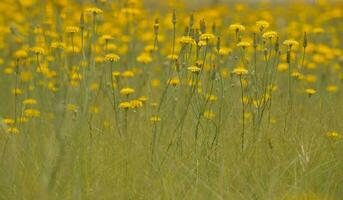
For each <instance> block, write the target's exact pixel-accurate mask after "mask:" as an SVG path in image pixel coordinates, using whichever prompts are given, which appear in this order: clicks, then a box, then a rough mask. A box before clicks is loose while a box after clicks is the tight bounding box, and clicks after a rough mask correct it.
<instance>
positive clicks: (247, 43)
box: [237, 41, 250, 49]
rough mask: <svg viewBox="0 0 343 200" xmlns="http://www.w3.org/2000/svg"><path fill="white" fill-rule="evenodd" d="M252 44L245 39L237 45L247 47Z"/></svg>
mask: <svg viewBox="0 0 343 200" xmlns="http://www.w3.org/2000/svg"><path fill="white" fill-rule="evenodd" d="M249 46H250V43H249V42H245V41H242V42H239V43H238V44H237V47H242V48H243V49H245V48H247V47H249Z"/></svg>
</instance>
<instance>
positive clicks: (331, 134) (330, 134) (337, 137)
mask: <svg viewBox="0 0 343 200" xmlns="http://www.w3.org/2000/svg"><path fill="white" fill-rule="evenodd" d="M326 136H327V137H329V138H331V139H334V140H340V139H342V135H341V134H339V133H338V132H337V131H329V132H327V133H326Z"/></svg>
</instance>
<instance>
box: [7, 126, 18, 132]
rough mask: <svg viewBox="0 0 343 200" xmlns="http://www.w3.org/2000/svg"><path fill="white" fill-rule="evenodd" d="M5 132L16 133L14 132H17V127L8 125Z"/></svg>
mask: <svg viewBox="0 0 343 200" xmlns="http://www.w3.org/2000/svg"><path fill="white" fill-rule="evenodd" d="M7 132H8V133H12V134H16V133H19V129H18V128H17V127H9V128H8V129H7Z"/></svg>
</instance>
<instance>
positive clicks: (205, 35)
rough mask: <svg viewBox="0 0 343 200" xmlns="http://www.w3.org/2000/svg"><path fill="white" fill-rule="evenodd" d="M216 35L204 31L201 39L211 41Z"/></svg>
mask: <svg viewBox="0 0 343 200" xmlns="http://www.w3.org/2000/svg"><path fill="white" fill-rule="evenodd" d="M215 37H216V36H214V35H213V34H212V33H204V34H201V36H200V40H205V41H209V40H212V39H214V38H215Z"/></svg>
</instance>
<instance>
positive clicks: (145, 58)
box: [136, 53, 152, 64]
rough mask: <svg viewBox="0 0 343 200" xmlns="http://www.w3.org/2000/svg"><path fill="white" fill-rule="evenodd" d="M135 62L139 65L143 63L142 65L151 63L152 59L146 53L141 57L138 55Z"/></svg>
mask: <svg viewBox="0 0 343 200" xmlns="http://www.w3.org/2000/svg"><path fill="white" fill-rule="evenodd" d="M136 61H137V62H140V63H143V64H147V63H150V62H152V58H151V56H150V55H149V54H147V53H142V54H141V55H139V56H138V57H137V58H136Z"/></svg>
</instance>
